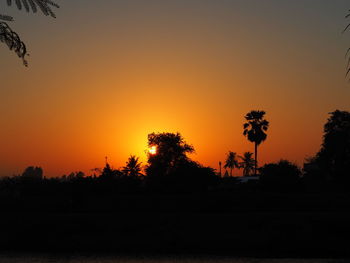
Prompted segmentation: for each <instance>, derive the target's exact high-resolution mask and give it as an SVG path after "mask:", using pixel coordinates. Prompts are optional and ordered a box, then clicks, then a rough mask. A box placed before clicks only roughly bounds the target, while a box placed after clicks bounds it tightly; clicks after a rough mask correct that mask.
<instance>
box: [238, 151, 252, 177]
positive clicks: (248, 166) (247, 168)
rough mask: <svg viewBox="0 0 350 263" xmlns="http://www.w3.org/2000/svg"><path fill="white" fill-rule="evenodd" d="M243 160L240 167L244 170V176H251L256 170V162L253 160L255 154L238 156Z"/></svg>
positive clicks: (246, 153) (247, 153)
mask: <svg viewBox="0 0 350 263" xmlns="http://www.w3.org/2000/svg"><path fill="white" fill-rule="evenodd" d="M238 157H239V158H240V159H241V162H240V163H239V166H240V167H241V168H243V176H250V175H251V173H252V171H254V168H255V160H254V158H253V153H251V152H245V153H244V154H243V156H238Z"/></svg>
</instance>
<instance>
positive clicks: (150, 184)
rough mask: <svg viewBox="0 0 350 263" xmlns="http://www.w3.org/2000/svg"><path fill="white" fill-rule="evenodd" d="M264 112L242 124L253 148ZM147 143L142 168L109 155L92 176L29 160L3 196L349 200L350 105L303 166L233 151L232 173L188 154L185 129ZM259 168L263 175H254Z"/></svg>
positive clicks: (235, 204) (234, 202) (301, 205)
mask: <svg viewBox="0 0 350 263" xmlns="http://www.w3.org/2000/svg"><path fill="white" fill-rule="evenodd" d="M264 114H265V112H263V111H252V112H251V113H249V114H247V116H248V118H249V119H250V125H247V124H244V135H247V134H248V135H249V134H253V135H254V134H257V135H256V136H258V137H259V136H260V137H259V138H258V140H257V142H255V141H254V138H255V137H254V136H253V135H251V137H250V139H249V138H248V139H249V140H251V141H253V142H255V146H256V147H255V150H256V149H257V146H258V145H259V144H260V143H261V142H262V141H263V140H262V139H266V134H265V133H262V132H261V131H266V130H267V126H268V122H267V121H266V120H263V118H262V117H263V115H264ZM255 115H256V116H257V119H258V122H256V123H254V120H253V119H254V118H253V117H254V116H255ZM247 116H246V118H247ZM248 126H251V127H252V130H251V131H247V128H248ZM254 129H255V132H252V131H253V130H254ZM259 130H260V131H259ZM261 136H262V137H261ZM252 138H253V139H252ZM148 146H149V147H150V148H152V149H153V151H150V152H149V153H148V162H147V164H146V166H145V169H144V173H143V169H142V164H141V163H140V162H139V159H138V158H137V157H136V156H130V158H129V159H128V161H127V162H126V164H125V166H124V167H122V168H120V169H114V168H112V167H111V166H110V164H109V163H108V161H107V160H106V164H105V167H104V168H103V169H101V170H100V169H95V170H94V171H93V174H92V175H89V176H86V175H85V174H84V173H83V172H74V173H71V174H69V175H65V176H62V177H58V178H46V177H44V176H43V170H42V169H41V168H40V167H28V168H26V169H25V171H24V172H23V173H22V174H21V175H18V176H12V177H7V178H2V179H1V180H0V196H1V198H0V204H1V206H2V208H3V209H5V210H11V211H12V210H26V211H31V210H35V211H36V210H44V211H46V210H50V211H56V210H57V211H90V210H91V211H95V210H101V211H102V210H106V211H110V210H112V211H118V210H127V211H139V210H142V211H147V210H154V211H182V210H184V211H233V210H264V209H275V210H278V209H281V210H288V209H292V210H293V209H294V210H295V209H297V210H298V209H299V210H308V209H309V210H315V209H331V210H334V209H343V208H346V207H348V205H349V204H350V198H349V186H350V176H349V171H350V113H349V112H346V111H339V110H337V111H334V112H332V113H331V114H330V118H329V119H328V121H327V123H326V124H325V128H324V138H323V143H322V146H321V149H320V150H319V152H318V153H317V154H316V156H315V157H313V158H309V159H308V160H307V161H306V163H305V164H304V168H303V169H301V168H299V167H298V166H297V165H295V164H293V163H291V162H289V161H287V160H280V161H278V162H276V163H268V164H265V165H264V166H262V167H260V168H257V169H255V168H256V167H257V162H256V161H255V160H254V159H253V158H252V153H250V152H246V153H245V154H244V156H239V158H240V160H241V161H238V159H237V155H236V153H234V152H231V151H230V152H229V153H228V155H227V159H226V162H225V165H224V168H230V170H231V171H230V175H231V176H230V175H228V173H227V172H226V173H225V174H224V175H222V174H221V167H220V171H219V172H216V171H215V170H214V169H213V168H211V167H205V166H203V165H201V164H199V163H197V162H195V161H193V160H191V159H190V158H189V157H188V154H189V153H193V152H194V147H193V146H192V145H189V144H188V143H186V142H185V140H184V138H183V137H182V136H181V134H180V133H157V134H156V133H152V134H149V136H148ZM233 168H239V169H240V168H242V169H243V174H244V177H233V176H232V169H233ZM255 170H256V171H258V172H259V176H253V175H255ZM250 179H251V180H250ZM349 207H350V206H349Z"/></svg>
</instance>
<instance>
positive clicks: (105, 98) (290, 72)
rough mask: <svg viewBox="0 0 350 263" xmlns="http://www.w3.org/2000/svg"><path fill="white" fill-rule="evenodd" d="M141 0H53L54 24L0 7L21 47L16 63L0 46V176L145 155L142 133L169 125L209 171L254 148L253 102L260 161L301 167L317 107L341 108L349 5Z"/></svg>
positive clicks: (319, 116) (313, 142)
mask: <svg viewBox="0 0 350 263" xmlns="http://www.w3.org/2000/svg"><path fill="white" fill-rule="evenodd" d="M145 2H146V1H141V0H139V1H137V0H133V1H129V2H127V1H115V2H113V3H108V4H107V3H106V4H105V6H103V5H100V4H99V3H97V2H96V1H91V0H88V1H85V2H82V1H75V2H74V3H69V2H68V1H67V2H63V1H61V2H60V4H61V9H60V10H59V11H58V12H57V16H58V18H57V19H56V20H52V19H50V18H47V17H43V16H41V15H36V16H34V15H27V14H25V13H23V12H18V11H15V10H14V8H8V9H6V10H8V14H13V15H15V17H16V18H17V21H16V22H15V23H13V24H12V27H13V28H15V29H16V30H17V31H18V33H19V34H20V35H21V37H22V38H23V39H24V41H25V42H26V44H27V46H28V49H29V51H30V54H31V56H30V58H29V63H30V66H29V68H24V67H23V66H22V65H21V62H20V60H19V59H17V58H16V56H15V54H13V53H11V52H9V51H8V50H7V48H6V47H5V46H4V45H1V46H0V53H1V60H0V65H1V72H0V77H1V88H0V112H1V115H0V125H1V129H0V145H1V147H0V175H1V176H3V175H12V174H14V173H20V172H21V171H22V170H23V169H24V168H25V167H26V166H29V165H38V166H42V167H43V168H44V171H45V175H46V176H58V175H62V174H65V173H69V172H72V171H77V170H83V171H85V172H88V171H89V169H92V168H95V167H102V166H103V165H104V157H105V156H108V157H109V160H110V162H111V163H112V165H113V166H114V167H116V168H117V167H120V166H122V165H124V163H125V161H126V160H127V158H128V156H129V155H130V154H135V155H138V156H140V157H141V159H142V160H143V161H144V162H145V158H146V154H145V150H146V145H147V134H148V133H151V132H177V131H178V132H180V133H181V134H182V135H183V136H184V137H185V139H186V141H187V142H188V143H190V144H193V146H194V147H195V149H196V153H195V154H194V155H192V157H193V159H195V160H197V161H199V162H201V163H203V164H205V165H210V166H212V167H214V168H217V166H218V162H219V161H220V160H221V161H224V158H225V154H226V153H227V152H228V151H229V150H231V151H235V152H237V153H238V154H242V153H243V152H244V151H253V149H254V148H253V144H251V143H249V142H248V141H247V140H246V139H245V138H244V137H243V135H242V131H243V129H242V124H243V122H244V115H245V114H246V113H247V112H248V111H250V110H252V109H260V110H265V111H266V112H267V115H266V119H267V120H269V121H270V124H271V127H270V129H269V131H268V138H267V141H266V142H265V143H263V144H262V145H261V147H260V148H259V151H260V154H259V155H260V160H261V164H262V163H265V162H270V161H277V160H278V159H280V158H285V159H289V160H291V161H294V162H297V163H298V164H302V162H303V160H304V158H305V157H307V156H310V155H313V154H314V153H315V152H316V151H317V150H318V149H319V145H320V143H321V139H322V129H323V124H324V123H325V121H326V119H327V113H328V112H330V111H333V110H335V109H337V108H339V109H342V110H349V97H350V86H349V84H347V83H346V80H345V79H344V73H345V69H344V67H345V60H344V53H345V51H346V48H347V46H348V43H350V42H349V41H348V40H349V36H347V35H341V34H340V32H341V30H342V28H343V26H344V25H345V24H346V21H345V20H344V19H343V16H344V13H345V10H346V9H347V8H348V6H347V2H346V1H340V0H339V1H326V0H323V1H319V2H318V4H319V5H318V6H315V4H313V2H312V1H307V0H305V1H298V3H294V1H293V3H292V1H276V0H267V1H264V3H262V2H263V1H258V0H255V1H254V0H250V1H243V0H241V1H224V0H221V1H217V0H215V1H214V0H212V1H209V0H208V1H197V0H188V1H182V0H179V1H170V0H167V1H155V0H154V1H149V2H148V1H147V3H145ZM330 2H331V3H330ZM109 5H110V6H109Z"/></svg>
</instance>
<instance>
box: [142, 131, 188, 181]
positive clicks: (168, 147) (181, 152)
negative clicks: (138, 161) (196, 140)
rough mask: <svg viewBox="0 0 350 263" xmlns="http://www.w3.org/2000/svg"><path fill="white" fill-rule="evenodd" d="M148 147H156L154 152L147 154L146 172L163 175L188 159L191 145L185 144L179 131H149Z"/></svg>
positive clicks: (150, 174) (151, 174)
mask: <svg viewBox="0 0 350 263" xmlns="http://www.w3.org/2000/svg"><path fill="white" fill-rule="evenodd" d="M148 147H150V148H151V147H156V153H155V154H152V153H149V154H148V165H147V168H146V173H147V175H149V176H165V175H169V174H171V173H173V171H175V170H176V169H177V168H178V167H180V166H181V165H183V164H184V163H186V162H188V161H189V158H188V156H187V154H189V153H193V152H194V148H193V146H191V145H189V144H187V143H186V142H185V140H184V138H183V137H182V136H181V134H180V133H151V134H149V135H148Z"/></svg>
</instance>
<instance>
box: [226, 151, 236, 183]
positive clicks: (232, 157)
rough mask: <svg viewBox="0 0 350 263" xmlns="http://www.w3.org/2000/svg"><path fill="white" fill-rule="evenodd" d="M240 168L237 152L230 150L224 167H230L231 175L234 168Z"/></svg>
mask: <svg viewBox="0 0 350 263" xmlns="http://www.w3.org/2000/svg"><path fill="white" fill-rule="evenodd" d="M235 167H236V168H239V164H238V160H237V154H236V153H235V152H231V151H229V152H228V154H227V157H226V161H225V165H224V168H225V169H227V168H230V176H231V177H232V170H233V168H235Z"/></svg>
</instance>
